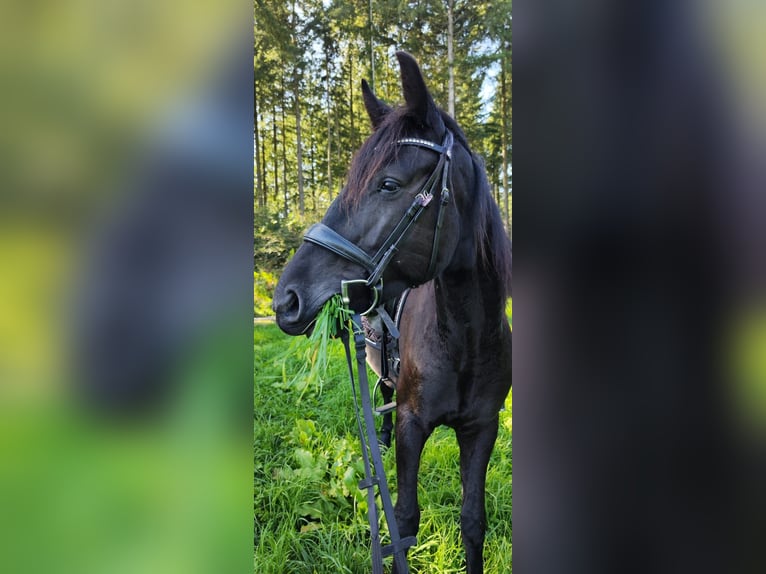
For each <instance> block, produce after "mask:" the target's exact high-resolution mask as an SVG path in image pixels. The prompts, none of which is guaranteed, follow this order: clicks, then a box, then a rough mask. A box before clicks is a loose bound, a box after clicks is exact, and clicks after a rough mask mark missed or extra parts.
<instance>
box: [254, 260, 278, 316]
mask: <svg viewBox="0 0 766 574" xmlns="http://www.w3.org/2000/svg"><path fill="white" fill-rule="evenodd" d="M276 286H277V277H276V276H275V275H274V274H273V273H269V272H268V271H254V272H253V316H255V317H268V316H270V315H272V314H273V312H272V310H271V300H272V299H273V298H274V289H275V288H276Z"/></svg>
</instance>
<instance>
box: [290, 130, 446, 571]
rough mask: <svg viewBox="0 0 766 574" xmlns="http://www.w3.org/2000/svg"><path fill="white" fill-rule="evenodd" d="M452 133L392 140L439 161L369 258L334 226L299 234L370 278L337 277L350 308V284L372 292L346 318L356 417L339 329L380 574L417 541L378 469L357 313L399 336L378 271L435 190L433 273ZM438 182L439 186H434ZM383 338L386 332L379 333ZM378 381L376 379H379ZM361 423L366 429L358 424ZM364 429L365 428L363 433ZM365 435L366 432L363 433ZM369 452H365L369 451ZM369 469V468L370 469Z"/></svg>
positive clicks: (403, 563) (403, 566)
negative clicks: (384, 536) (384, 531)
mask: <svg viewBox="0 0 766 574" xmlns="http://www.w3.org/2000/svg"><path fill="white" fill-rule="evenodd" d="M453 142H454V137H453V135H452V132H450V131H449V130H447V133H446V134H445V136H444V142H443V143H442V144H441V145H439V144H435V143H433V142H430V141H428V140H423V139H418V138H404V139H400V140H398V141H397V142H396V144H397V145H414V146H418V147H422V148H425V149H428V150H431V151H433V152H436V153H438V154H439V161H438V163H437V164H436V167H435V168H434V170H433V172H432V173H431V175H430V176H429V178H428V179H427V180H426V183H425V185H424V186H423V188H422V189H421V191H420V192H419V193H418V194H417V195H416V196H415V199H414V200H413V201H412V204H411V205H410V207H409V208H408V209H407V211H406V212H405V214H404V215H403V216H402V218H401V219H400V220H399V223H397V224H396V226H395V227H394V229H393V230H392V231H391V233H389V234H388V237H387V238H386V240H385V241H384V242H383V244H382V245H381V246H380V247H379V248H378V251H377V252H376V253H375V255H373V256H372V257H370V256H369V255H368V254H367V253H366V252H365V251H364V250H363V249H361V248H360V247H359V246H357V245H356V244H354V243H352V242H351V241H349V240H348V239H346V238H345V237H343V236H342V235H341V234H339V233H338V232H337V231H335V230H334V229H332V228H330V227H328V226H326V225H324V224H323V223H317V224H316V225H314V226H312V227H311V228H310V229H309V230H308V231H307V232H306V235H304V237H303V239H304V240H305V241H308V242H309V243H314V244H315V245H319V246H320V247H324V248H325V249H328V250H330V251H332V252H333V253H335V254H336V255H338V256H340V257H343V258H344V259H347V260H349V261H351V262H353V263H356V264H358V265H360V266H361V267H363V268H364V269H365V270H366V271H367V273H369V276H368V277H367V278H366V279H351V280H346V281H341V295H342V297H343V302H344V303H345V305H346V307H348V308H351V295H350V293H349V289H350V288H351V287H352V286H354V285H363V286H365V287H366V288H368V289H370V290H371V292H372V304H371V305H370V307H369V308H368V309H367V310H366V311H364V312H358V311H353V316H352V317H351V324H352V333H353V340H354V347H355V349H356V363H357V373H358V383H359V394H360V396H361V399H362V413H363V418H364V422H363V421H362V417H360V416H359V405H358V403H357V395H356V385H355V383H354V367H353V362H354V361H353V359H352V357H351V348H350V337H349V332H348V331H346V330H345V329H344V330H341V334H340V338H341V340H342V341H343V345H344V347H345V351H346V360H347V362H348V370H349V376H350V378H351V388H352V389H353V393H354V405H355V410H356V419H357V425H358V431H359V438H360V441H361V443H362V459H363V462H364V469H365V479H364V480H363V481H361V482H360V483H359V488H360V489H362V490H367V508H368V510H367V512H368V515H367V518H368V520H369V524H370V536H371V539H372V544H371V548H372V573H373V574H383V558H384V557H386V556H393V558H394V564H395V565H396V568H397V571H398V572H399V573H400V574H407V573H408V572H409V568H408V565H407V549H408V548H409V547H411V546H413V545H414V544H415V543H416V540H415V537H414V536H407V537H405V538H401V537H400V536H399V528H398V526H397V524H396V518H395V517H394V507H393V504H392V503H391V495H390V493H389V491H388V484H387V481H386V473H385V471H384V469H383V460H382V458H381V454H380V447H379V446H378V441H377V436H376V434H375V422H374V419H373V408H372V400H371V397H370V388H369V384H368V381H367V368H366V366H365V359H366V353H365V344H366V343H365V338H364V330H363V328H362V319H361V315H366V314H368V313H370V312H371V311H372V310H373V309H377V312H378V313H379V315H380V316H381V318H382V319H383V322H384V324H385V325H386V326H387V328H388V329H389V330H390V332H391V333H392V335H393V336H394V337H396V338H398V337H399V333H398V330H397V328H396V325H395V324H394V322H393V321H392V320H391V318H390V317H389V315H388V313H387V312H386V311H385V307H384V305H383V304H382V302H379V299H380V296H381V293H382V291H383V272H384V271H385V270H386V267H388V264H389V263H390V262H391V259H392V258H393V256H394V254H395V253H396V252H397V251H398V250H399V246H400V245H401V244H402V243H403V242H404V240H405V239H406V238H407V236H408V235H409V234H410V232H411V231H412V228H413V226H414V224H415V222H416V221H417V220H418V218H419V217H420V215H421V214H422V213H423V211H425V210H426V208H427V207H428V206H429V205H430V204H431V201H432V200H433V198H434V195H435V194H437V193H438V195H439V201H438V208H437V212H436V227H435V229H434V237H433V246H432V247H431V261H430V263H429V264H428V274H427V277H428V278H429V279H430V278H432V277H433V276H434V273H435V272H436V260H437V257H438V255H439V240H440V234H441V226H442V220H443V218H444V209H443V207H444V206H445V205H446V204H447V203H448V202H449V199H450V192H449V188H448V187H447V183H448V182H449V174H450V162H451V160H452V144H453ZM440 184H441V187H439V185H440ZM384 339H385V335H384ZM386 360H387V359H386V356H385V352H384V351H381V361H382V362H383V363H385V361H386ZM378 382H380V381H378ZM363 427H365V428H363ZM365 429H366V432H365ZM365 435H366V436H365ZM368 451H369V455H368ZM373 470H374V471H373ZM375 487H377V488H378V491H379V493H380V499H381V504H382V506H383V514H384V516H385V519H386V523H387V524H388V531H389V536H390V538H391V544H389V545H387V546H382V545H381V541H380V529H379V525H378V507H377V502H376V499H375V491H374V489H375Z"/></svg>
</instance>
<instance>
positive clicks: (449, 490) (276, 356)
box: [253, 323, 513, 574]
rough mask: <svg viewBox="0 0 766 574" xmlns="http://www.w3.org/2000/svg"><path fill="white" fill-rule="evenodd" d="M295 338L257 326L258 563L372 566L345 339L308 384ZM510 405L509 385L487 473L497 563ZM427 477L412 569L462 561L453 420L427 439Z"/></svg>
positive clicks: (389, 466)
mask: <svg viewBox="0 0 766 574" xmlns="http://www.w3.org/2000/svg"><path fill="white" fill-rule="evenodd" d="M292 341H294V339H291V338H289V337H287V336H286V335H284V334H282V333H281V331H280V330H279V329H278V328H277V327H276V326H275V325H273V324H270V323H258V324H256V325H255V326H254V334H253V344H254V348H255V353H254V361H255V365H254V370H255V389H254V427H253V430H254V432H253V440H254V466H255V473H254V483H253V490H254V501H253V504H254V520H255V539H254V544H255V556H254V562H255V571H256V572H259V573H263V574H304V573H305V574H339V573H347V574H361V573H364V572H369V571H370V568H371V567H370V550H369V535H368V524H367V514H366V513H367V504H366V499H365V495H364V492H362V491H360V490H358V489H357V486H356V485H357V483H358V482H359V480H361V479H362V478H363V476H364V471H363V467H362V463H361V454H360V447H359V440H358V437H357V435H356V426H355V419H354V410H353V399H352V395H351V388H350V383H349V380H348V373H347V371H346V366H345V358H344V354H343V348H342V346H341V344H340V343H339V342H337V341H332V342H331V344H330V349H329V367H328V370H327V372H326V373H325V375H324V376H323V377H321V379H320V380H318V381H316V380H315V381H312V382H311V383H310V384H307V383H306V381H305V380H304V379H303V378H301V377H297V378H296V377H295V376H294V375H295V373H298V372H300V370H301V367H302V366H303V365H304V363H305V356H304V354H303V352H302V351H300V350H299V349H297V348H296V347H295V345H293V346H291V343H292ZM371 378H372V375H371ZM372 380H373V381H374V378H372ZM512 404H513V399H512V395H509V396H508V399H507V400H506V409H505V410H504V411H503V412H501V414H500V431H499V435H498V439H497V444H496V445H495V450H494V452H493V454H492V458H491V461H490V465H489V471H488V475H487V503H486V507H487V538H486V544H485V548H484V558H485V570H486V572H488V573H503V574H504V573H508V572H511V569H512V545H513V543H512V526H513V524H512V517H511V510H512V494H513V482H512V470H513V457H512V442H513V432H512V431H513V421H512V413H513V409H512ZM393 447H394V445H392V448H391V449H390V450H389V451H387V452H385V453H384V464H385V467H386V475H387V477H388V480H389V485H390V487H391V490H392V496H393V497H394V499H395V497H396V470H395V461H394V448H393ZM418 488H419V490H418V495H419V498H420V507H421V524H420V531H419V533H418V544H417V546H416V547H414V548H413V549H411V550H410V553H409V563H410V567H411V571H412V572H413V573H422V574H447V573H453V572H465V566H464V563H463V562H464V554H463V548H462V542H461V539H460V528H459V525H460V499H461V486H460V472H459V467H458V447H457V441H456V440H455V436H454V433H453V431H452V430H451V429H448V428H446V427H442V428H438V429H437V430H436V431H435V432H434V434H433V435H432V436H431V438H430V439H429V441H428V443H427V444H426V447H425V450H424V452H423V459H422V463H421V469H420V476H419V487H418ZM385 540H387V537H384V542H385ZM388 562H390V559H389V560H388V561H387V563H388ZM389 567H390V565H389Z"/></svg>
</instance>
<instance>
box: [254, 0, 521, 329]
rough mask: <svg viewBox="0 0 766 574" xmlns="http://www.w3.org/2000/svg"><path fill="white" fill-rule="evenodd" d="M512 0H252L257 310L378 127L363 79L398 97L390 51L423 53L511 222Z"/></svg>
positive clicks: (393, 99)
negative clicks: (371, 118)
mask: <svg viewBox="0 0 766 574" xmlns="http://www.w3.org/2000/svg"><path fill="white" fill-rule="evenodd" d="M511 7H512V0H500V1H492V2H490V1H487V0H470V1H469V0H425V1H413V0H367V1H365V0H352V1H348V0H300V1H299V0H293V1H292V2H284V1H283V0H255V3H254V15H255V21H254V22H255V24H254V41H255V44H254V48H255V51H254V58H253V65H254V102H255V105H254V132H253V143H254V146H253V149H254V154H253V172H254V178H253V181H254V201H253V209H254V254H255V301H254V310H255V314H256V316H259V315H270V314H271V312H270V309H269V307H270V297H271V290H272V289H273V286H274V284H275V281H276V279H277V276H278V274H279V271H280V270H281V269H282V268H283V267H284V265H285V263H286V262H287V260H288V259H289V257H290V255H291V254H292V253H293V252H294V250H295V249H296V248H297V247H298V246H299V245H300V243H301V238H302V234H303V231H304V230H305V229H306V228H307V227H308V226H309V225H310V224H311V223H314V222H316V221H318V220H319V219H321V217H322V215H323V214H324V212H325V210H326V209H327V208H328V206H329V205H330V203H331V202H332V200H333V199H334V198H335V197H336V196H337V195H338V193H339V192H340V190H341V189H342V187H343V184H344V178H345V176H346V173H347V170H348V166H349V164H350V162H351V158H352V156H353V153H354V152H355V151H356V150H357V149H358V148H359V146H360V145H361V143H362V142H363V141H364V139H365V138H366V137H367V135H368V134H369V133H370V125H369V120H368V118H367V115H366V113H365V111H364V105H363V102H362V93H361V80H362V79H366V80H368V82H370V85H371V86H372V87H373V90H374V91H375V93H376V95H377V96H378V97H379V98H381V99H383V100H384V101H386V102H387V103H389V104H392V105H395V104H398V103H400V102H401V87H400V80H399V70H398V66H397V65H396V60H395V56H394V53H395V52H396V51H397V50H405V51H408V52H410V53H411V54H412V55H413V56H415V58H416V59H417V60H418V61H419V63H420V65H421V68H422V70H423V74H424V76H425V78H426V82H427V84H428V87H429V89H430V90H431V93H432V94H433V96H434V99H435V100H436V102H437V104H439V105H440V106H442V107H443V108H444V109H446V110H447V111H448V112H449V113H450V114H451V115H453V116H454V117H455V118H456V119H457V121H458V123H459V124H460V125H461V127H462V128H463V130H464V131H465V133H466V135H467V137H468V141H469V143H470V144H471V146H472V149H473V150H474V151H475V152H477V153H478V154H480V155H481V156H482V157H483V158H484V160H485V163H486V168H487V173H488V176H489V181H490V184H491V186H492V192H493V194H494V196H495V198H496V200H497V203H498V205H499V206H500V210H501V213H502V215H503V219H504V221H505V223H506V226H507V228H508V230H509V232H510V230H511V224H512V187H513V168H512V165H513V162H512V149H513V147H512V139H513V138H512V125H513V121H512V119H513V116H512V102H513V98H512V85H513V80H512V59H511V55H512V33H511Z"/></svg>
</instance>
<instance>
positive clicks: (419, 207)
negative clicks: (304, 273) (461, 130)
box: [303, 130, 454, 315]
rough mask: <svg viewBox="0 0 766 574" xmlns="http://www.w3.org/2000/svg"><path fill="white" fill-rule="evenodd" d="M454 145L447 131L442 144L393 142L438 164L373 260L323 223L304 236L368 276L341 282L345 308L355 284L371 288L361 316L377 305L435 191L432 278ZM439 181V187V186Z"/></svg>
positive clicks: (429, 273) (430, 267)
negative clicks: (432, 156) (435, 157)
mask: <svg viewBox="0 0 766 574" xmlns="http://www.w3.org/2000/svg"><path fill="white" fill-rule="evenodd" d="M453 142H454V138H453V135H452V132H450V131H449V130H447V133H446V135H445V136H444V142H443V143H442V144H441V145H439V144H436V143H433V142H430V141H428V140H423V139H418V138H404V139H400V140H398V141H397V142H396V144H397V145H413V146H418V147H422V148H425V149H428V150H431V151H433V152H436V153H438V154H439V161H438V163H437V164H436V167H435V168H434V170H433V172H431V175H430V176H429V178H428V180H427V181H426V183H425V185H424V186H423V188H422V189H421V191H420V192H419V193H418V194H417V195H416V196H415V199H414V200H413V202H412V204H411V205H410V207H409V208H408V209H407V211H406V212H405V214H404V215H403V216H402V218H401V219H400V220H399V223H397V224H396V226H395V227H394V229H393V230H392V231H391V233H389V234H388V237H387V238H386V240H385V241H384V242H383V244H382V245H381V246H380V248H378V251H377V252H376V253H375V255H373V256H372V257H370V256H369V255H368V254H367V253H365V251H364V250H362V249H361V248H360V247H359V246H358V245H356V244H354V243H352V242H351V241H349V240H348V239H346V238H345V237H343V236H342V235H340V234H339V233H338V232H337V231H335V230H334V229H332V228H330V227H328V226H326V225H325V224H323V223H317V224H316V225H313V226H312V227H311V228H310V229H309V230H308V231H307V232H306V234H305V235H304V236H303V240H304V241H308V242H309V243H314V244H315V245H319V246H320V247H324V248H325V249H328V250H330V251H332V252H333V253H335V254H336V255H339V256H340V257H343V258H344V259H347V260H349V261H351V262H352V263H356V264H357V265H360V266H361V267H363V268H364V269H365V270H366V271H367V272H368V273H369V276H368V277H367V279H352V280H348V281H341V293H342V296H343V300H344V302H345V303H346V305H350V294H349V288H351V287H353V286H354V285H362V286H365V287H366V288H368V289H370V291H371V293H372V305H371V306H370V308H369V309H367V310H366V311H365V312H364V313H361V314H362V315H366V314H367V313H369V312H370V311H372V310H373V309H374V308H376V307H377V306H378V304H379V302H378V300H379V299H380V294H381V292H382V290H383V273H384V271H385V270H386V268H387V267H388V264H389V263H390V262H391V259H392V258H393V256H394V254H395V253H396V252H397V251H398V250H399V246H400V245H401V244H402V242H404V240H405V239H406V238H407V236H408V235H409V234H410V232H411V231H412V228H413V225H414V224H415V222H416V221H417V220H418V218H419V217H420V215H421V214H422V213H423V211H425V210H426V208H427V207H428V206H429V204H430V203H431V200H432V199H433V198H434V194H435V192H438V193H439V202H438V207H437V211H436V214H437V215H436V227H435V229H434V237H433V246H432V247H431V261H430V263H429V265H428V277H432V276H433V275H434V272H435V271H436V260H437V256H438V254H439V237H440V234H441V226H442V220H443V217H444V210H443V209H442V208H443V207H444V205H446V204H447V203H448V202H449V197H450V192H449V189H448V188H447V182H448V179H449V168H450V161H451V160H452V144H453ZM440 182H441V188H439V187H438V186H439V183H440Z"/></svg>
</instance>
